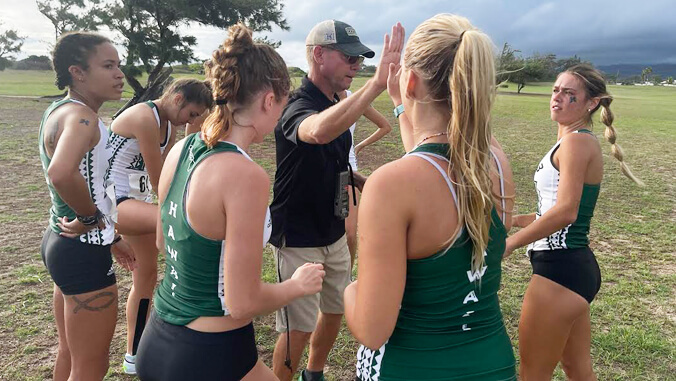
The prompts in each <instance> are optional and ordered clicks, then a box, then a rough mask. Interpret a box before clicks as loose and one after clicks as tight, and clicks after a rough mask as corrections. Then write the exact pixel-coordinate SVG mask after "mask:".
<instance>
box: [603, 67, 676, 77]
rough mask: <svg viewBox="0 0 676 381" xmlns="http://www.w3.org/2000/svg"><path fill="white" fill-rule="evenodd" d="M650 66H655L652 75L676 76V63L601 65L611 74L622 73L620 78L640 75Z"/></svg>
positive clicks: (605, 71) (604, 70)
mask: <svg viewBox="0 0 676 381" xmlns="http://www.w3.org/2000/svg"><path fill="white" fill-rule="evenodd" d="M648 66H650V67H652V68H653V73H652V75H659V76H661V77H662V79H666V78H667V77H676V64H655V65H651V64H618V65H599V66H597V67H598V68H599V69H600V70H601V71H603V72H604V73H606V74H609V75H615V74H617V73H618V72H619V73H620V75H619V78H628V77H633V76H637V75H638V76H640V75H641V72H642V71H643V69H645V68H647V67H648Z"/></svg>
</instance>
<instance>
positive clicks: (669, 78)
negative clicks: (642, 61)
mask: <svg viewBox="0 0 676 381" xmlns="http://www.w3.org/2000/svg"><path fill="white" fill-rule="evenodd" d="M667 84H669V85H673V84H674V77H671V76H669V77H667Z"/></svg>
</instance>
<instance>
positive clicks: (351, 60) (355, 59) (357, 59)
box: [323, 46, 364, 65]
mask: <svg viewBox="0 0 676 381" xmlns="http://www.w3.org/2000/svg"><path fill="white" fill-rule="evenodd" d="M323 48H325V49H329V50H335V51H337V52H338V53H340V54H341V56H343V59H344V60H345V62H347V63H348V64H350V65H354V64H359V65H361V64H362V62H364V57H363V56H348V55H347V54H345V53H343V52H341V51H340V50H338V49H336V48H334V47H332V46H323Z"/></svg>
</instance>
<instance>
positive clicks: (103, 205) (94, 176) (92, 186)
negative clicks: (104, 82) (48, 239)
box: [38, 98, 116, 246]
mask: <svg viewBox="0 0 676 381" xmlns="http://www.w3.org/2000/svg"><path fill="white" fill-rule="evenodd" d="M67 103H77V104H80V105H83V106H85V104H84V103H82V102H80V101H78V100H76V99H70V98H66V99H61V100H59V101H55V102H53V103H52V104H51V105H50V106H49V107H48V108H47V110H45V113H44V114H43V116H42V121H41V122H40V131H39V133H38V146H39V150H40V162H41V164H42V171H43V174H44V176H45V180H46V181H47V188H48V189H49V196H50V198H51V201H52V206H51V208H50V209H49V227H50V229H52V231H54V232H56V233H60V232H61V229H59V227H58V225H57V223H58V218H59V217H68V220H70V221H72V220H74V219H75V218H76V217H77V216H76V214H75V211H74V210H73V209H71V207H70V206H68V204H66V202H65V201H63V199H62V198H61V196H59V193H58V192H57V191H56V189H54V186H53V185H52V182H51V181H50V180H49V177H48V176H47V170H48V169H49V165H50V163H51V162H52V159H51V158H50V157H49V156H47V152H46V150H45V144H44V127H45V122H46V121H47V118H49V116H50V115H51V114H52V112H54V110H56V109H57V108H59V107H61V106H63V105H65V104H67ZM96 123H97V127H98V129H99V135H100V137H99V141H98V143H97V144H96V145H95V146H94V148H92V149H91V150H89V151H88V152H86V153H85V155H84V157H83V158H82V160H80V165H79V167H78V169H79V172H80V174H81V175H82V177H83V178H84V180H85V183H86V184H87V190H88V191H89V196H90V197H91V198H92V201H93V202H94V204H95V205H96V207H97V208H99V210H100V211H101V212H102V213H103V214H104V216H105V217H104V220H105V222H106V226H105V227H104V228H103V229H99V228H94V229H92V230H90V231H88V232H87V233H84V234H82V235H80V237H79V240H80V242H82V243H86V244H90V245H101V246H105V245H110V244H111V243H112V241H113V238H114V237H115V225H114V217H111V216H112V215H116V211H115V202H114V200H115V188H114V185H113V184H112V182H110V181H108V175H109V173H108V171H109V169H110V167H109V160H110V157H111V150H110V147H109V145H108V129H107V128H106V126H105V124H104V123H103V121H101V120H100V119H97V120H96ZM80 127H82V128H91V127H89V125H86V126H85V125H82V126H80Z"/></svg>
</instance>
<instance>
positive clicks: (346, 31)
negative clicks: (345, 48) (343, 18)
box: [345, 26, 357, 37]
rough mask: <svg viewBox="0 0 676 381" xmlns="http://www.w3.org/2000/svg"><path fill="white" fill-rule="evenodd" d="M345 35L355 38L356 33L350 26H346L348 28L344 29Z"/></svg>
mask: <svg viewBox="0 0 676 381" xmlns="http://www.w3.org/2000/svg"><path fill="white" fill-rule="evenodd" d="M345 33H347V35H348V36H350V37H356V36H357V32H356V31H355V30H354V28H353V27H351V26H348V27H346V28H345Z"/></svg>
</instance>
